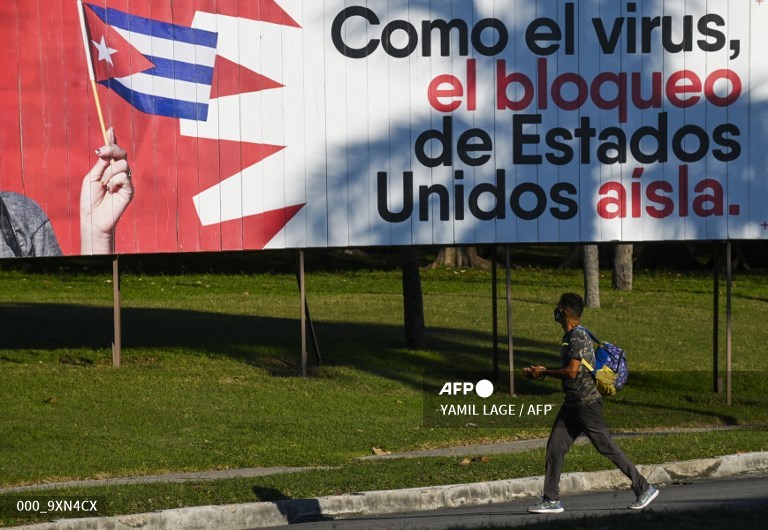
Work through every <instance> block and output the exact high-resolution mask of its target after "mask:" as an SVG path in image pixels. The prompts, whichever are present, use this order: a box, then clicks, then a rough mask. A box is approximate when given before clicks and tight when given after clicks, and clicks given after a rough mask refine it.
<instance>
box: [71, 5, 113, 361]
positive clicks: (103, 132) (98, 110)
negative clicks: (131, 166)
mask: <svg viewBox="0 0 768 530" xmlns="http://www.w3.org/2000/svg"><path fill="white" fill-rule="evenodd" d="M77 7H78V11H79V13H78V14H79V15H80V30H81V32H82V34H83V51H84V52H85V62H86V64H87V65H88V77H89V78H90V80H91V92H93V100H94V103H96V113H97V114H98V116H99V125H100V126H101V135H102V137H103V138H104V145H108V144H110V143H111V142H110V138H109V136H108V134H107V125H106V123H105V122H104V112H103V111H102V110H101V101H100V100H99V91H98V85H97V83H96V71H95V69H94V67H93V57H92V56H91V51H90V46H89V45H88V28H87V27H86V25H85V6H83V2H82V0H77ZM112 163H114V160H111V161H110V164H112ZM113 252H114V249H113ZM112 283H113V286H114V289H113V301H112V308H113V317H114V318H113V322H114V328H113V332H114V341H113V342H112V364H113V366H115V367H116V368H119V367H120V358H121V350H122V326H121V320H122V317H121V299H120V269H119V261H118V257H117V255H116V254H115V255H114V256H112Z"/></svg>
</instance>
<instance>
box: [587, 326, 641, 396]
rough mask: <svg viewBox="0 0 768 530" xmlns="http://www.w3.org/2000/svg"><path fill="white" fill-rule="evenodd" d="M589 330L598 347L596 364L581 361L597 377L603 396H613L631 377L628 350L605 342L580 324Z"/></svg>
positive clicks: (596, 381)
mask: <svg viewBox="0 0 768 530" xmlns="http://www.w3.org/2000/svg"><path fill="white" fill-rule="evenodd" d="M579 327H581V329H583V330H584V331H586V332H587V335H589V338H590V339H592V340H593V341H594V342H595V343H596V344H597V347H596V348H595V366H594V367H593V366H592V365H591V364H589V363H588V362H587V361H585V360H584V359H582V360H581V363H582V364H583V365H584V366H586V367H587V370H589V372H590V373H591V374H592V377H594V378H595V385H596V386H597V391H598V392H600V394H601V395H603V396H612V395H614V394H615V393H616V392H618V391H619V390H621V389H622V388H624V384H625V383H626V382H627V377H629V364H628V363H627V354H626V352H625V351H624V350H623V349H622V348H620V347H618V346H616V345H615V344H611V343H610V342H603V341H601V340H599V339H598V338H597V337H595V336H594V335H593V334H592V332H591V331H589V330H588V329H587V328H585V327H584V326H579Z"/></svg>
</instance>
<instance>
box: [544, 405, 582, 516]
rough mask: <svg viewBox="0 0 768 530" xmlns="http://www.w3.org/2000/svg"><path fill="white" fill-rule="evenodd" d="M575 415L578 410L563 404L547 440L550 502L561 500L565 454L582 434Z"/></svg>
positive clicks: (546, 494)
mask: <svg viewBox="0 0 768 530" xmlns="http://www.w3.org/2000/svg"><path fill="white" fill-rule="evenodd" d="M575 415H576V409H575V407H574V406H573V405H566V404H563V406H562V407H560V412H558V414H557V418H556V419H555V424H554V425H553V426H552V432H551V433H550V434H549V440H547V461H546V465H545V473H544V498H545V499H548V500H550V501H558V500H560V475H561V474H562V472H563V461H564V460H565V454H566V453H567V452H568V450H569V449H570V448H571V445H572V444H573V442H574V440H576V438H578V436H579V434H580V432H581V430H580V428H579V426H578V422H577V421H576V417H575Z"/></svg>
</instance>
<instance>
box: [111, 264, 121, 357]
mask: <svg viewBox="0 0 768 530" xmlns="http://www.w3.org/2000/svg"><path fill="white" fill-rule="evenodd" d="M112 309H113V315H112V316H113V323H114V329H113V332H114V335H113V342H112V365H113V366H114V367H115V368H120V361H121V357H122V334H123V329H122V314H121V299H120V257H119V256H118V255H117V254H115V255H113V256H112Z"/></svg>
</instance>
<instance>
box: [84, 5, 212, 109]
mask: <svg viewBox="0 0 768 530" xmlns="http://www.w3.org/2000/svg"><path fill="white" fill-rule="evenodd" d="M84 5H85V8H86V11H85V17H86V24H87V26H88V29H89V33H90V36H89V38H90V43H91V46H92V49H91V53H92V56H93V64H94V70H95V74H96V80H97V81H98V82H99V83H101V84H103V85H105V86H107V87H108V88H110V89H112V90H114V91H115V93H117V94H118V95H119V96H120V97H122V98H123V99H125V100H126V101H128V102H129V103H130V104H131V105H133V106H134V107H135V108H137V109H138V110H140V111H142V112H145V113H147V114H155V115H158V116H167V117H170V118H185V119H189V120H199V121H205V120H206V119H207V117H208V103H209V99H210V95H211V85H212V82H213V72H214V66H215V64H216V43H217V39H218V35H217V34H216V33H214V32H210V31H205V30H202V29H195V28H189V27H184V26H179V25H174V24H169V23H166V22H160V21H156V20H152V19H149V18H143V17H138V16H134V15H130V14H128V13H123V12H121V11H118V10H116V9H111V8H103V7H99V6H96V5H91V4H84Z"/></svg>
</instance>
